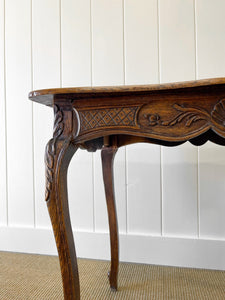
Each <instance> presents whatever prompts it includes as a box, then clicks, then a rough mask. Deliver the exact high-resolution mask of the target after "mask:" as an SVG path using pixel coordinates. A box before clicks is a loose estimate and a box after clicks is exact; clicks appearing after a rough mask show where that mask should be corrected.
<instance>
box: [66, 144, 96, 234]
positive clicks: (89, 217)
mask: <svg viewBox="0 0 225 300" xmlns="http://www.w3.org/2000/svg"><path fill="white" fill-rule="evenodd" d="M92 175H93V168H92V155H91V153H90V152H87V151H84V150H80V149H79V150H78V151H77V152H76V153H75V155H74V157H73V159H72V161H71V163H70V166H69V172H68V195H69V206H70V216H71V223H72V226H73V228H74V229H75V230H80V231H93V223H94V220H93V215H94V211H93V210H94V208H93V198H94V196H93V178H92Z"/></svg>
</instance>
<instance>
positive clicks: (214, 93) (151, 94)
mask: <svg viewBox="0 0 225 300" xmlns="http://www.w3.org/2000/svg"><path fill="white" fill-rule="evenodd" d="M29 98H30V99H31V100H33V101H36V102H39V103H42V104H45V105H48V106H52V107H54V115H55V121H54V132H53V139H51V140H50V141H49V142H48V144H47V147H46V159H45V163H46V201H47V204H48V209H49V214H50V217H51V222H52V226H53V230H54V235H55V239H56V243H57V248H58V253H59V260H60V266H61V273H62V279H63V287H64V298H65V299H67V300H68V299H76V300H78V299H80V289H79V278H78V269H77V261H76V254H75V248H74V241H73V234H72V229H71V224H70V217H69V208H68V200H67V169H68V165H69V162H70V159H71V158H72V156H73V154H74V153H75V152H76V150H77V149H78V148H81V149H86V150H88V151H96V150H97V149H102V167H103V178H104V184H105V192H106V202H107V208H108V218H109V227H110V241H111V271H110V276H109V277H110V286H111V287H112V288H114V289H116V288H117V273H118V262H119V254H118V253H119V250H118V228H117V218H116V207H115V196H114V189H113V160H114V156H115V154H116V151H117V149H118V148H119V147H121V146H124V145H129V144H132V143H138V142H145V143H155V144H160V145H166V146H176V145H179V144H182V143H184V142H186V141H189V142H191V143H192V144H194V145H202V144H204V143H205V142H206V141H207V140H211V141H212V142H214V143H218V144H221V145H225V78H217V79H207V80H200V81H192V82H182V83H172V84H162V85H145V86H120V87H96V88H91V87H86V88H65V89H48V90H39V91H33V92H31V93H30V94H29Z"/></svg>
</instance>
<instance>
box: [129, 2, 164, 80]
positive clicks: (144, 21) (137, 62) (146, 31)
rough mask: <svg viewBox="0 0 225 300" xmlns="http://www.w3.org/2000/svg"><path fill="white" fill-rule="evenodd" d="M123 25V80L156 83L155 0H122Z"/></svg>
mask: <svg viewBox="0 0 225 300" xmlns="http://www.w3.org/2000/svg"><path fill="white" fill-rule="evenodd" d="M124 27H125V28H124V43H125V74H126V79H125V83H126V84H148V83H157V82H158V78H159V75H158V14H157V0H150V1H149V0H140V1H138V5H137V1H136V0H125V5H124Z"/></svg>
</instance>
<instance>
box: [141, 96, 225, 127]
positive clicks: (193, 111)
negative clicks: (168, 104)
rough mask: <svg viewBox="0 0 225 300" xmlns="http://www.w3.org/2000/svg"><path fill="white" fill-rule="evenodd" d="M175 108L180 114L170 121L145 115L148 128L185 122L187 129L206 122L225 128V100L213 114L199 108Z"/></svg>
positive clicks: (175, 105)
mask: <svg viewBox="0 0 225 300" xmlns="http://www.w3.org/2000/svg"><path fill="white" fill-rule="evenodd" d="M173 108H174V109H175V110H176V111H177V112H178V113H177V115H176V116H175V117H174V118H172V119H169V120H162V118H161V117H160V115H159V114H157V113H155V114H144V118H145V119H147V120H148V126H156V125H160V126H175V125H177V124H178V123H181V122H184V125H185V126H186V127H190V126H191V125H192V124H193V123H194V122H197V121H199V120H204V121H206V122H211V120H213V121H214V122H216V123H218V124H219V125H222V126H224V127H225V99H222V100H220V101H219V102H218V103H217V104H216V105H215V106H214V107H213V110H212V112H211V114H210V113H209V112H207V111H206V110H204V109H201V108H197V107H187V106H184V105H180V104H174V105H173Z"/></svg>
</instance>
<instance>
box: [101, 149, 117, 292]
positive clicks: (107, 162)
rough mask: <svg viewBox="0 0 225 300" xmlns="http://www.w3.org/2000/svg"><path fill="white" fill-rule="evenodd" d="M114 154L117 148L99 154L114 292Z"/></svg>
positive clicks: (115, 231)
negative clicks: (106, 211) (107, 220)
mask: <svg viewBox="0 0 225 300" xmlns="http://www.w3.org/2000/svg"><path fill="white" fill-rule="evenodd" d="M116 152H117V147H115V146H113V147H104V148H103V149H102V152H101V157H102V170H103V180H104V186H105V195H106V203H107V210H108V219H109V230H110V245H111V270H110V272H109V282H110V287H111V288H112V289H114V290H117V276H118V268H119V239H118V225H117V215H116V203H115V194H114V178H113V162H114V157H115V154H116Z"/></svg>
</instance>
